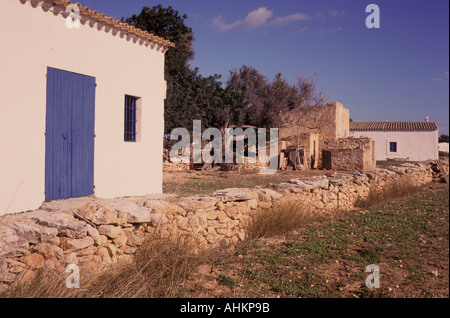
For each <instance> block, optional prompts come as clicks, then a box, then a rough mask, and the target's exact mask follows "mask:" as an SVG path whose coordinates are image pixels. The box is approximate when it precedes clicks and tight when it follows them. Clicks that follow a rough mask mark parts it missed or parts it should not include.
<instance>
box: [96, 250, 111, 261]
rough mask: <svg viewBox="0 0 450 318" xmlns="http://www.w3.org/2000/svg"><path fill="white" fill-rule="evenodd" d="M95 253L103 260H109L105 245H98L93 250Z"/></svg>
mask: <svg viewBox="0 0 450 318" xmlns="http://www.w3.org/2000/svg"><path fill="white" fill-rule="evenodd" d="M95 255H98V256H100V257H101V258H102V260H103V261H110V260H111V257H110V256H109V251H108V249H107V248H106V247H100V248H98V249H97V251H96V252H95Z"/></svg>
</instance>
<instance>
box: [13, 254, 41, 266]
mask: <svg viewBox="0 0 450 318" xmlns="http://www.w3.org/2000/svg"><path fill="white" fill-rule="evenodd" d="M19 260H20V261H21V262H22V263H24V264H25V265H27V266H28V267H30V268H33V269H40V268H42V267H44V257H43V256H42V255H41V254H38V253H32V254H28V255H25V256H23V257H21V258H20V259H19Z"/></svg>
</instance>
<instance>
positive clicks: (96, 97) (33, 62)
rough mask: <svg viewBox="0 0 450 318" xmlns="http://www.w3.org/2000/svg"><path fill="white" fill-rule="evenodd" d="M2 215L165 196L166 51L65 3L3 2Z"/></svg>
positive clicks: (149, 37)
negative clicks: (52, 203)
mask: <svg viewBox="0 0 450 318" xmlns="http://www.w3.org/2000/svg"><path fill="white" fill-rule="evenodd" d="M0 11H1V12H2V13H3V15H2V18H1V19H0V40H1V42H2V49H1V51H0V57H1V58H0V69H1V71H2V75H3V76H2V79H1V84H0V96H2V104H1V106H0V118H2V125H0V149H1V150H0V167H1V168H0V215H2V214H6V213H14V212H20V211H26V210H32V209H36V208H38V207H39V206H41V204H42V203H43V201H45V200H55V199H64V198H70V197H80V196H88V195H92V194H95V195H96V196H97V197H101V198H114V197H120V196H131V195H144V194H152V193H161V192H162V159H161V154H162V152H163V132H164V99H165V94H166V81H165V80H164V60H165V52H166V51H167V50H168V49H169V48H170V47H173V46H174V44H172V43H171V42H169V41H167V40H165V39H163V38H160V37H157V36H155V35H153V34H149V33H147V32H145V31H142V30H139V29H137V28H135V27H133V26H130V25H128V24H126V23H122V22H121V21H119V20H115V19H113V18H111V17H107V16H106V15H104V14H100V13H98V12H97V11H93V10H91V9H89V8H88V7H84V6H81V5H80V4H78V3H76V4H72V3H71V2H70V1H68V0H2V1H0Z"/></svg>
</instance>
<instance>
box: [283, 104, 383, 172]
mask: <svg viewBox="0 0 450 318" xmlns="http://www.w3.org/2000/svg"><path fill="white" fill-rule="evenodd" d="M283 120H284V125H283V127H282V128H280V133H279V136H280V140H282V142H281V146H280V147H279V148H280V149H281V153H280V167H281V168H283V166H293V167H294V169H295V168H298V167H299V168H300V169H317V168H323V169H327V170H343V171H352V170H372V169H374V168H375V166H376V162H375V146H374V143H373V141H372V140H371V139H369V138H354V137H350V136H349V132H350V127H349V122H350V111H349V110H348V109H347V108H345V107H344V106H343V105H342V104H341V103H339V102H333V103H327V104H322V105H316V106H313V107H309V106H305V107H300V108H299V109H296V110H294V111H292V112H289V113H287V114H286V116H285V117H284V118H283ZM297 158H298V159H297ZM296 161H297V162H298V164H297V162H296ZM297 166H298V167H297Z"/></svg>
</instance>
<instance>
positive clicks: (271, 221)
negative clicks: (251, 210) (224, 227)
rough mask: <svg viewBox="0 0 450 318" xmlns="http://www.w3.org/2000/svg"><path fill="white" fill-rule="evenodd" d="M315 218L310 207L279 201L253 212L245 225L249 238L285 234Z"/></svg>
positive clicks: (298, 203)
mask: <svg viewBox="0 0 450 318" xmlns="http://www.w3.org/2000/svg"><path fill="white" fill-rule="evenodd" d="M316 219H317V215H316V214H314V213H313V210H312V209H311V208H308V207H306V206H305V205H303V204H302V203H300V202H280V203H277V204H276V205H274V206H273V207H271V208H265V209H261V210H260V211H258V213H255V214H254V215H253V216H252V218H251V219H250V221H249V224H248V226H247V238H248V239H249V240H254V239H259V238H263V237H274V236H278V235H284V234H287V233H289V232H291V231H293V230H296V229H298V228H300V227H302V226H304V225H307V224H310V223H311V222H313V221H315V220H316Z"/></svg>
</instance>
